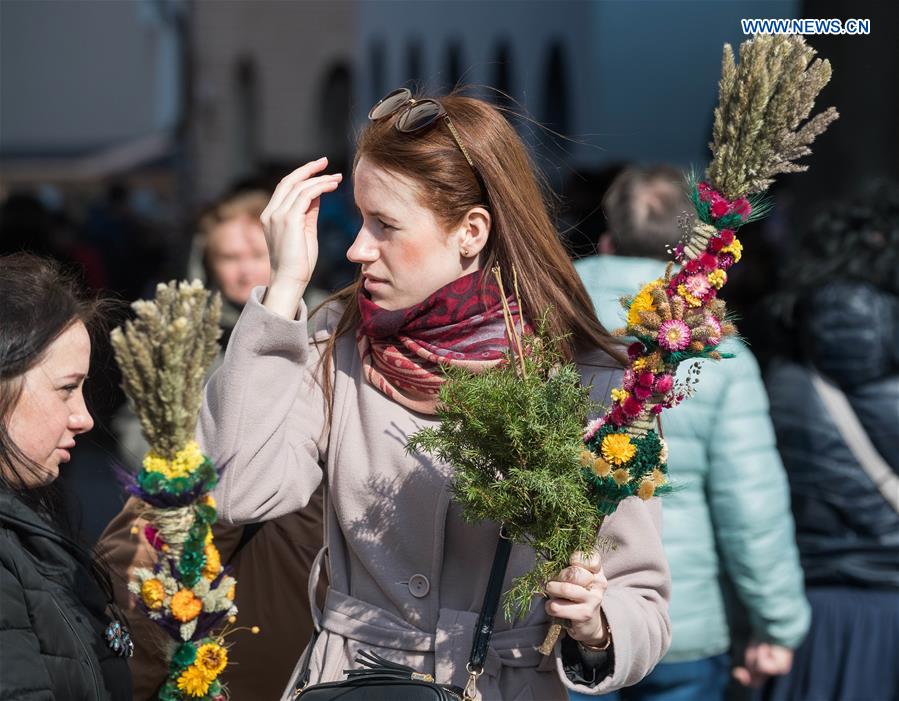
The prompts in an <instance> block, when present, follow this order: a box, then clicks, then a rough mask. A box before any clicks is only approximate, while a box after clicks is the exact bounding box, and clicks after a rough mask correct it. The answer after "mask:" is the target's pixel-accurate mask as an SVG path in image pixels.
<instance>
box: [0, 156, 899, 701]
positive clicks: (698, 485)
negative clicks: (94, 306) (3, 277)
mask: <svg viewBox="0 0 899 701" xmlns="http://www.w3.org/2000/svg"><path fill="white" fill-rule="evenodd" d="M680 177H681V176H680V173H679V172H678V171H677V170H676V169H674V168H671V167H668V166H657V167H652V168H639V167H631V166H628V165H627V164H617V165H614V166H610V167H608V168H606V169H605V170H603V171H598V172H592V173H577V174H576V175H574V176H572V178H571V179H570V181H569V182H568V183H567V184H566V185H565V187H564V189H563V203H564V204H563V209H562V211H561V219H560V222H559V229H560V232H561V236H562V237H563V238H564V239H565V241H566V243H567V245H568V248H569V250H570V252H571V254H572V257H574V258H576V259H578V261H577V264H576V267H577V269H578V272H579V273H580V274H581V276H582V278H583V280H584V282H585V284H586V287H587V290H588V291H589V292H590V294H591V296H592V298H593V302H594V305H595V307H596V310H597V313H598V316H599V318H600V320H601V321H602V322H603V324H604V325H605V326H606V327H607V328H617V327H618V326H621V325H623V324H622V315H621V310H620V307H619V306H618V303H617V299H618V297H619V296H620V295H623V294H629V293H632V292H633V291H635V290H636V289H637V288H638V286H639V285H640V284H641V283H645V282H648V281H649V280H651V279H654V278H655V277H657V276H658V275H659V274H661V272H662V271H663V270H664V268H665V261H666V260H669V259H670V253H669V251H670V250H671V247H672V246H673V245H674V244H676V242H677V240H678V238H679V236H680V233H681V230H680V226H679V223H678V220H679V219H682V218H683V213H684V212H685V211H688V210H689V208H690V204H689V202H688V201H687V200H686V199H685V197H684V194H683V191H682V188H681V187H680V186H679V184H678V180H679V178H680ZM275 180H276V179H275ZM273 185H274V182H273V181H272V179H270V178H268V179H267V178H257V179H252V180H245V181H242V182H240V183H235V185H234V186H233V187H232V188H230V189H229V190H228V191H227V192H225V193H223V194H222V196H221V197H220V198H219V199H218V200H216V201H214V202H211V203H208V205H207V206H205V207H203V208H202V210H201V211H199V212H196V213H193V215H192V216H190V217H189V221H188V222H187V223H184V224H179V223H178V222H177V221H172V220H170V219H166V218H165V217H161V216H156V215H154V211H153V209H152V207H147V206H146V202H145V201H144V202H143V203H142V201H141V198H140V197H138V196H136V193H135V192H134V191H132V190H130V189H129V188H128V187H127V185H125V184H124V183H112V184H110V185H109V186H108V188H107V190H106V192H104V193H102V194H101V195H100V196H97V197H96V199H95V200H93V201H89V202H83V203H81V206H79V207H77V208H72V207H71V206H70V203H69V202H67V201H66V199H65V197H63V196H62V195H60V193H59V191H56V190H53V189H51V188H36V189H34V190H27V191H15V192H11V193H9V194H7V196H6V197H5V200H4V201H3V202H2V205H0V255H4V254H7V253H12V252H16V251H20V250H27V251H31V252H36V253H40V254H42V255H45V256H50V257H52V258H54V259H57V260H59V261H60V262H62V263H63V264H64V265H66V266H68V267H70V268H71V269H72V270H73V271H75V272H76V273H77V274H78V275H79V276H80V278H81V280H82V282H83V284H85V285H86V286H87V287H89V288H91V289H93V290H96V291H101V292H102V293H103V294H104V295H105V296H108V297H109V298H110V299H112V300H114V301H116V302H118V308H117V309H116V310H115V311H114V313H113V314H111V318H110V323H113V324H117V323H120V322H121V321H122V320H123V319H125V318H127V315H128V314H129V311H128V306H127V303H129V302H132V301H134V300H136V299H140V298H145V297H151V296H152V295H153V291H154V288H155V285H156V283H158V282H160V281H164V280H168V279H172V278H188V279H194V278H198V279H201V280H203V281H204V282H205V283H206V284H207V286H208V287H210V288H211V289H214V290H217V291H219V292H220V293H221V294H222V298H223V303H224V304H223V309H224V311H223V315H222V327H223V336H222V346H223V348H224V346H225V345H226V344H227V341H228V337H229V334H230V331H231V329H232V328H233V326H234V324H235V323H236V321H237V318H238V316H239V315H240V311H241V309H242V307H243V305H244V304H245V303H246V301H247V299H248V297H249V295H250V292H251V290H252V289H253V287H255V286H257V285H265V284H266V282H267V279H268V275H269V259H268V255H267V249H266V243H265V236H264V232H263V229H262V226H261V224H260V221H259V215H260V214H261V212H262V210H263V209H264V208H265V205H266V203H267V201H268V197H269V195H270V193H271V191H272V189H273ZM781 195H783V196H781ZM772 198H773V202H774V210H773V212H772V214H771V215H770V216H769V217H768V218H767V219H763V220H761V221H760V222H758V223H754V224H750V225H747V226H746V227H745V229H744V230H743V233H742V234H741V237H742V238H743V240H744V242H745V253H744V260H743V262H742V263H741V265H740V266H737V268H736V269H735V271H734V275H733V276H732V278H731V280H730V281H729V283H728V285H727V287H726V288H725V291H724V293H723V296H724V297H725V298H726V300H727V302H728V304H729V306H730V308H731V309H732V310H733V312H734V314H735V316H736V317H737V318H738V320H739V321H738V324H739V328H740V331H741V333H742V338H741V339H739V340H734V341H730V342H728V343H729V344H730V345H729V347H728V349H727V350H728V351H729V352H730V353H733V355H734V358H733V359H730V360H726V361H723V362H721V363H719V364H714V365H713V364H709V363H706V366H704V367H703V369H702V375H701V381H700V385H699V389H698V391H697V395H696V396H695V397H694V398H693V399H691V400H690V401H688V402H686V403H685V404H684V405H683V406H681V407H678V408H677V409H675V410H673V411H671V412H670V413H666V415H665V418H664V423H663V428H664V430H665V435H666V439H667V441H668V443H669V445H670V451H671V453H670V468H671V474H672V476H673V479H674V480H675V481H676V482H677V483H678V485H679V489H678V490H677V491H676V492H675V493H674V494H673V495H671V496H670V497H666V501H665V516H664V519H665V521H664V527H665V530H664V534H663V538H664V543H665V547H666V551H667V554H668V557H669V562H670V566H671V571H672V577H673V595H672V602H671V616H672V624H673V635H674V637H673V645H672V647H671V650H670V651H669V653H668V655H667V657H666V658H665V659H664V660H663V662H662V663H661V664H660V665H659V666H658V667H657V668H656V670H655V671H654V672H653V673H652V674H651V675H650V676H649V677H647V678H646V679H645V680H644V681H643V682H641V683H640V684H638V685H637V686H635V687H632V688H630V689H626V690H622V691H621V692H618V695H619V697H620V698H621V699H657V700H658V701H677V700H678V699H712V698H724V697H725V696H728V695H729V696H730V697H731V698H740V697H744V698H745V697H747V696H748V695H750V694H756V695H758V696H759V697H760V698H764V699H791V698H809V699H811V698H821V699H831V698H832V699H849V700H851V699H890V698H897V697H896V694H899V681H897V678H896V676H897V672H896V671H895V670H896V665H895V658H893V659H892V660H891V661H890V660H889V659H885V658H884V655H885V654H887V653H889V651H893V654H895V651H896V650H897V649H899V643H897V639H899V566H897V563H899V511H897V509H899V503H897V501H899V478H897V474H899V457H897V453H896V446H897V445H899V184H897V183H893V182H887V181H878V182H869V183H865V184H864V186H863V187H862V188H861V189H860V190H859V191H858V192H857V193H851V194H850V195H849V196H847V198H846V200H845V201H843V202H838V203H831V204H829V205H828V206H827V207H826V208H822V209H821V210H820V211H819V212H818V213H817V215H816V216H815V217H814V218H813V219H812V220H811V221H809V222H808V223H805V224H802V225H796V224H794V223H793V222H791V220H790V206H789V205H790V197H789V193H779V192H778V191H777V190H775V191H774V192H773V193H772ZM73 212H77V214H73ZM357 228H358V221H357V216H356V213H355V211H354V207H353V202H352V192H351V189H350V188H349V187H344V188H342V190H341V192H340V193H338V194H335V195H333V196H330V197H325V198H323V199H322V209H321V215H320V221H319V232H320V233H319V244H320V249H321V253H320V259H319V260H320V263H319V265H318V267H317V269H316V278H315V279H314V280H313V282H312V288H314V291H313V290H312V289H311V288H310V292H308V293H307V300H306V301H307V304H309V306H310V307H312V306H314V305H315V304H316V303H317V302H319V301H321V300H323V299H324V298H325V297H326V296H327V294H328V293H329V292H331V291H333V290H335V289H337V288H339V287H340V286H342V285H344V284H345V283H347V282H348V281H349V280H350V279H351V278H352V276H353V274H354V269H353V267H352V266H351V265H350V264H349V263H348V262H347V261H346V259H345V255H344V254H345V251H346V249H347V247H348V246H349V244H350V243H351V242H352V239H353V237H354V236H355V233H356V229H357ZM686 371H687V369H686V368H684V369H683V372H684V373H686ZM90 378H91V379H90V383H89V384H88V388H89V389H88V401H89V405H90V406H91V409H92V413H93V415H94V417H95V419H96V423H97V427H96V428H95V430H94V431H93V432H92V433H91V434H89V435H88V436H86V439H87V440H85V441H84V443H86V444H87V445H85V446H84V447H82V448H80V449H79V452H78V453H76V454H73V456H72V457H73V459H72V463H71V464H70V465H69V466H68V467H67V468H66V469H65V470H64V472H63V488H64V492H65V493H66V495H67V497H68V499H69V504H70V506H71V507H72V508H73V509H75V510H80V512H81V515H82V519H81V530H82V532H81V536H82V539H83V540H84V541H86V542H87V543H94V542H96V540H97V539H98V538H99V536H100V533H101V532H102V531H103V530H104V529H105V528H107V526H108V524H109V523H110V522H111V521H113V518H114V517H115V516H116V515H117V514H119V512H120V511H121V509H122V505H123V503H124V496H123V495H122V494H121V493H120V492H119V490H118V488H117V486H116V483H115V480H114V477H113V466H114V465H123V466H126V467H128V468H129V469H137V467H138V466H139V464H140V460H141V458H142V456H143V454H144V451H145V446H144V444H143V443H142V440H143V439H142V437H141V436H140V431H139V426H138V424H137V421H136V419H135V417H134V416H133V414H132V413H131V411H130V409H129V408H128V406H127V403H126V402H125V398H124V396H123V394H122V393H121V391H120V390H119V389H118V383H119V378H118V375H117V370H116V368H115V363H114V362H113V361H112V357H111V353H110V351H109V348H108V347H104V346H103V345H102V344H99V347H98V348H96V349H95V357H94V358H93V360H92V365H91V371H90ZM235 537H236V541H241V542H242V540H241V539H242V537H243V536H241V534H237V535H236V536H235ZM296 588H297V589H298V590H303V589H304V588H305V587H304V586H302V585H300V584H298V583H297V584H296ZM290 657H291V659H293V658H292V656H290ZM238 698H239V696H238Z"/></svg>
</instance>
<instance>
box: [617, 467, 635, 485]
mask: <svg viewBox="0 0 899 701" xmlns="http://www.w3.org/2000/svg"><path fill="white" fill-rule="evenodd" d="M612 479H613V480H615V482H616V483H617V484H618V486H619V487H623V486H624V485H626V484H627V483H628V482H630V481H631V473H630V471H628V470H625V469H624V468H623V467H619V468H618V469H617V470H615V472H613V473H612Z"/></svg>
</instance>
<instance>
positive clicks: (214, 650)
mask: <svg viewBox="0 0 899 701" xmlns="http://www.w3.org/2000/svg"><path fill="white" fill-rule="evenodd" d="M194 664H195V665H196V666H197V667H199V668H200V669H202V670H203V671H204V672H205V673H206V677H207V678H208V679H209V681H212V680H213V679H215V678H216V677H217V676H218V675H219V674H221V673H222V670H223V669H225V667H227V666H228V651H227V650H226V649H225V648H223V647H222V646H221V645H218V644H216V643H206V644H205V645H200V648H199V649H198V650H197V659H196V662H194Z"/></svg>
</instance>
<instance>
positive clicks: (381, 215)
mask: <svg viewBox="0 0 899 701" xmlns="http://www.w3.org/2000/svg"><path fill="white" fill-rule="evenodd" d="M356 211H357V212H359V213H360V214H362V210H361V209H360V208H359V205H358V204H357V205H356ZM369 215H370V216H372V217H375V218H377V219H384V220H387V221H392V222H394V223H395V222H396V221H397V219H396V217H392V216H390V215H389V214H385V213H384V212H379V211H378V210H372V211H371V212H369Z"/></svg>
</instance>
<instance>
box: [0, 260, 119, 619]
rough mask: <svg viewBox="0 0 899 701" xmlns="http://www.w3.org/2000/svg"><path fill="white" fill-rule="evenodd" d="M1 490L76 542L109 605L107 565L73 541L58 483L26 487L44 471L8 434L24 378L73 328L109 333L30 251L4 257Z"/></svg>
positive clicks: (96, 305)
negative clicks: (28, 475)
mask: <svg viewBox="0 0 899 701" xmlns="http://www.w3.org/2000/svg"><path fill="white" fill-rule="evenodd" d="M0 300H2V303H0V489H5V490H8V491H10V492H12V493H13V494H15V495H16V497H17V498H18V499H19V500H21V501H22V502H23V503H25V504H26V505H28V506H29V507H31V508H32V509H34V510H35V511H36V512H37V513H38V514H40V515H41V516H43V517H44V518H45V519H46V520H48V521H49V522H50V523H51V524H53V525H54V526H56V528H57V529H58V530H59V532H60V534H61V535H63V536H65V537H66V538H67V539H68V540H69V541H70V543H71V546H72V549H73V551H74V552H75V553H76V554H77V555H78V556H79V557H80V558H81V559H82V560H83V561H84V563H85V565H86V566H87V568H88V570H89V571H90V573H91V575H92V576H93V578H94V580H96V582H97V584H98V585H99V586H100V589H101V590H102V591H103V593H104V594H105V596H106V598H107V600H108V601H112V584H111V581H110V576H109V568H108V566H107V565H106V564H105V563H104V562H103V561H102V560H100V559H98V558H97V557H96V556H94V557H91V555H90V553H89V552H88V550H87V549H85V548H84V547H83V546H82V545H80V544H79V543H78V539H77V538H73V537H71V532H72V530H73V529H72V527H71V524H70V522H69V520H68V517H67V513H66V509H65V506H64V504H65V502H64V500H63V498H62V494H61V492H60V490H59V488H58V487H57V486H56V485H55V484H54V483H51V484H48V485H44V486H40V487H27V483H28V481H27V480H26V479H25V478H24V475H25V474H26V473H27V472H31V473H32V474H37V473H40V472H42V471H43V470H42V469H41V467H40V466H39V465H37V464H35V463H34V461H33V460H30V459H29V458H28V457H27V456H26V455H25V454H24V453H23V452H22V451H21V450H20V449H19V447H18V446H17V445H16V444H15V442H14V441H13V440H12V438H11V436H10V435H9V431H8V430H7V425H8V422H9V418H10V416H11V415H12V412H13V409H15V407H16V404H17V403H18V401H19V399H20V397H21V396H22V388H23V384H24V381H23V380H24V375H25V373H26V372H28V370H30V369H31V368H32V367H34V366H35V365H37V364H38V363H39V362H40V361H41V359H42V358H43V357H44V355H45V353H46V352H47V349H48V348H49V347H50V345H51V344H52V343H53V342H54V341H55V340H56V339H57V338H59V336H60V335H61V334H62V333H63V332H64V331H66V329H68V328H69V327H70V326H71V325H72V324H75V323H78V322H81V323H83V324H84V325H85V326H86V327H87V328H88V330H89V331H91V332H93V334H94V335H96V334H97V333H99V332H101V331H102V330H103V329H104V325H103V311H102V310H103V307H104V304H103V303H102V302H101V301H99V300H97V299H92V298H89V297H87V296H85V294H84V292H83V291H82V287H81V285H79V284H78V282H77V279H76V278H75V276H74V275H72V274H70V273H68V272H66V271H65V270H64V269H63V268H62V266H61V265H60V264H59V263H57V262H55V261H53V260H51V259H49V258H42V257H40V256H36V255H33V254H30V253H14V254H12V255H7V256H0Z"/></svg>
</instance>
